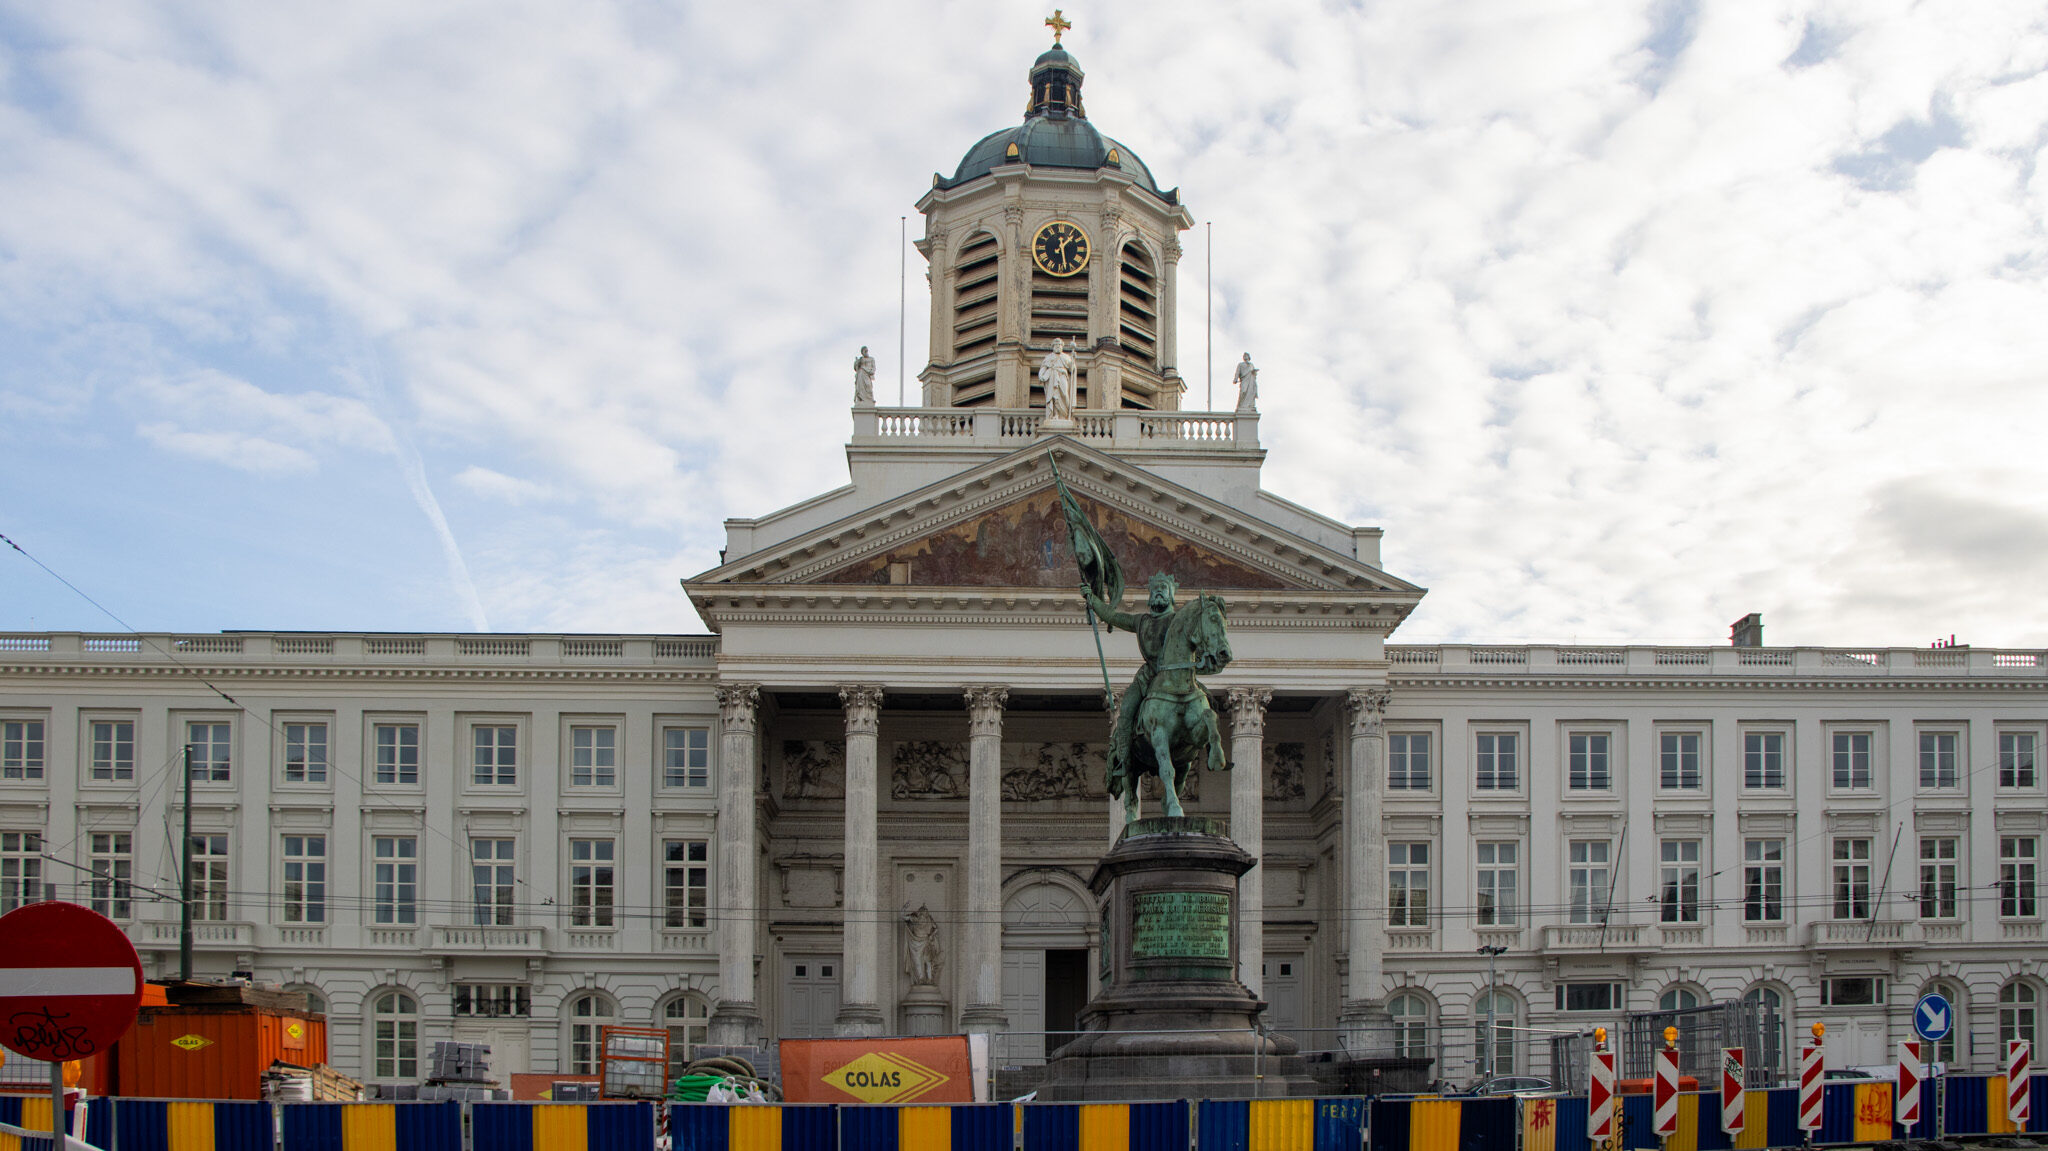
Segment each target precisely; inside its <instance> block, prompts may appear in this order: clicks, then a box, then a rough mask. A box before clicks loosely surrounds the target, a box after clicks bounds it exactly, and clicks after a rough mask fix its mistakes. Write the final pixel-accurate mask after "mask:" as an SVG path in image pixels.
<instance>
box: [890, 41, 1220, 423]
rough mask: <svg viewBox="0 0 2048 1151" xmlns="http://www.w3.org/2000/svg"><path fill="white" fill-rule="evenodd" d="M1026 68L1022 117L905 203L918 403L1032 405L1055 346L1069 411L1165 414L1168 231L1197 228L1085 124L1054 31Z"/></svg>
mask: <svg viewBox="0 0 2048 1151" xmlns="http://www.w3.org/2000/svg"><path fill="white" fill-rule="evenodd" d="M1047 23H1052V24H1054V29H1053V32H1054V44H1053V46H1052V48H1051V49H1050V50H1048V51H1047V52H1046V53H1045V54H1044V55H1041V56H1040V57H1039V58H1038V59H1037V60H1036V61H1035V62H1033V64H1032V65H1031V102H1030V105H1029V106H1028V108H1027V109H1026V111H1025V116H1024V123H1023V124H1022V125H1020V126H1018V127H1015V128H1005V129H1003V130H1002V131H1000V132H996V133H993V134H991V135H989V136H985V137H983V138H982V140H981V141H980V142H979V143H977V144H975V145H974V147H972V148H970V149H968V151H967V155H966V157H965V158H963V159H962V160H961V161H960V166H959V168H957V169H956V170H955V171H954V173H953V175H952V176H951V177H950V178H948V177H945V176H942V175H938V174H934V175H933V176H932V190H931V191H930V192H928V193H926V194H925V196H924V198H923V199H921V200H919V201H918V203H917V209H918V211H920V212H922V213H924V217H925V234H924V237H923V238H922V239H920V240H919V241H918V242H917V247H918V250H919V251H921V252H923V253H924V256H925V259H926V260H927V261H929V263H930V265H931V269H930V280H931V288H932V293H931V294H932V325H931V362H930V363H929V364H928V365H926V367H925V369H924V371H922V372H920V373H919V374H918V378H919V379H920V380H922V381H924V403H925V406H926V407H940V408H968V407H987V406H994V407H998V408H1012V409H1016V408H1042V407H1044V405H1045V395H1044V391H1043V389H1042V388H1041V387H1040V386H1039V383H1038V378H1037V367H1038V363H1039V361H1040V360H1042V359H1043V358H1044V357H1045V355H1046V354H1047V353H1049V352H1051V351H1052V347H1053V341H1054V340H1065V341H1066V345H1067V347H1068V349H1069V350H1070V351H1071V352H1072V353H1073V355H1074V362H1075V384H1076V388H1075V392H1076V394H1075V397H1074V406H1075V408H1076V409H1077V410H1079V411H1082V412H1086V411H1101V412H1109V411H1115V410H1118V409H1139V410H1146V411H1172V410H1177V409H1178V408H1179V407H1180V394H1181V391H1182V389H1183V387H1184V385H1183V383H1182V382H1181V377H1180V372H1179V369H1178V368H1177V367H1176V361H1175V358H1174V308H1175V293H1174V275H1175V272H1176V270H1177V268H1178V265H1179V261H1180V255H1181V246H1180V239H1179V233H1181V232H1183V231H1186V230H1187V229H1189V228H1191V227H1193V226H1194V219H1193V217H1192V216H1190V215H1189V214H1188V210H1187V209H1186V208H1185V207H1183V206H1182V205H1181V202H1180V193H1179V190H1178V189H1173V190H1167V191H1162V190H1161V189H1160V188H1159V185H1158V182H1157V181H1155V180H1154V179H1153V178H1152V173H1151V171H1150V170H1149V169H1147V168H1146V167H1145V164H1144V162H1143V161H1142V160H1140V159H1138V157H1137V155H1136V154H1135V153H1133V152H1132V151H1131V150H1130V149H1129V148H1126V147H1124V146H1123V145H1122V144H1119V143H1118V142H1117V141H1115V140H1112V139H1110V138H1109V137H1108V136H1105V135H1103V134H1102V133H1100V132H1098V131H1096V130H1095V126H1094V125H1093V124H1091V123H1089V122H1088V115H1087V112H1086V111H1085V110H1084V109H1083V108H1082V105H1081V78H1082V72H1081V65H1080V64H1079V63H1078V62H1077V61H1076V60H1075V59H1074V57H1073V56H1072V55H1070V54H1069V53H1068V52H1067V50H1066V49H1064V48H1062V47H1060V46H1059V43H1058V37H1059V34H1060V32H1061V31H1063V30H1064V28H1063V22H1060V23H1055V22H1054V21H1048V22H1047Z"/></svg>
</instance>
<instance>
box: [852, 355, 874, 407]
mask: <svg viewBox="0 0 2048 1151" xmlns="http://www.w3.org/2000/svg"><path fill="white" fill-rule="evenodd" d="M853 402H854V403H856V404H872V403H874V402H875V358H874V357H873V356H870V355H868V346H867V345H866V344H862V345H861V346H860V355H858V356H855V357H854V359H853Z"/></svg>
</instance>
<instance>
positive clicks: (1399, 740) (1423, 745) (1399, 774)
mask: <svg viewBox="0 0 2048 1151" xmlns="http://www.w3.org/2000/svg"><path fill="white" fill-rule="evenodd" d="M1387 788H1388V789H1389V790H1391V791H1428V790H1429V733H1428V732H1420V731H1397V732H1393V733H1391V734H1389V735H1388V736H1387Z"/></svg>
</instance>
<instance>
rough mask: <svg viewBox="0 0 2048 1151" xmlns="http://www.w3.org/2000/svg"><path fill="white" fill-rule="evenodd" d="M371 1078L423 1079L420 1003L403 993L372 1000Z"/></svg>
mask: <svg viewBox="0 0 2048 1151" xmlns="http://www.w3.org/2000/svg"><path fill="white" fill-rule="evenodd" d="M370 1041H371V1059H372V1062H373V1064H374V1066H373V1067H372V1068H371V1071H370V1076H371V1078H373V1079H378V1080H393V1079H418V1078H419V1077H420V1004H419V1000H417V999H414V998H413V997H412V996H410V995H407V994H406V993H405V992H403V991H380V992H378V993H377V994H375V995H373V996H371V997H370Z"/></svg>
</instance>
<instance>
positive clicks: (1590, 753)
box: [1569, 731, 1612, 791]
mask: <svg viewBox="0 0 2048 1151" xmlns="http://www.w3.org/2000/svg"><path fill="white" fill-rule="evenodd" d="M1607 739H1608V737H1607V735H1606V733H1604V732H1585V731H1580V732H1573V733H1572V735H1571V737H1570V740H1569V745H1570V759H1571V779H1570V786H1571V789H1572V790H1573V791H1606V790H1607V789H1608V788H1609V787H1610V786H1612V777H1611V776H1610V775H1609V774H1608V770H1607V766H1608V765H1607Z"/></svg>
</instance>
